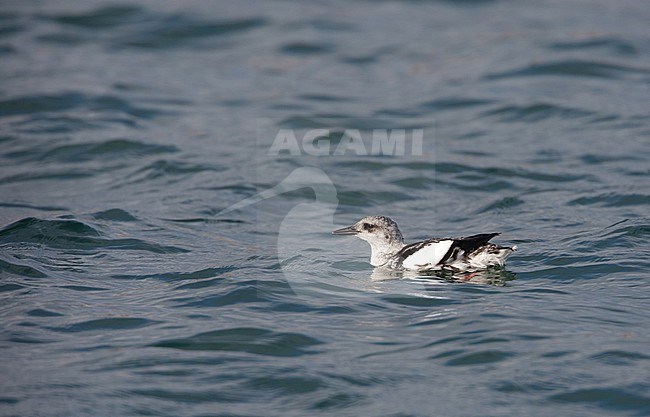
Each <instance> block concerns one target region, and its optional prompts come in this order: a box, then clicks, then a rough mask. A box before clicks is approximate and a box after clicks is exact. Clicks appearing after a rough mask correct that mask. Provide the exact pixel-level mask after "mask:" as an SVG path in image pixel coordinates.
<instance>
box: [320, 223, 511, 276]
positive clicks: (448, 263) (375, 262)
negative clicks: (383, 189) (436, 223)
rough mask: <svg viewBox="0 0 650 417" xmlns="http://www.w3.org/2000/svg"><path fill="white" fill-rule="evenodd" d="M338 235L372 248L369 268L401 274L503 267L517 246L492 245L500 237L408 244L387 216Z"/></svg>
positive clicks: (439, 240) (437, 240)
mask: <svg viewBox="0 0 650 417" xmlns="http://www.w3.org/2000/svg"><path fill="white" fill-rule="evenodd" d="M332 234H335V235H355V236H357V237H358V238H360V239H363V240H365V241H366V242H368V243H369V244H370V247H371V249H372V255H371V256H370V264H371V265H372V266H375V267H388V268H391V269H398V270H415V271H432V270H445V269H446V270H452V271H476V270H481V269H487V268H489V267H492V266H503V265H504V263H505V260H506V258H507V257H508V256H509V255H510V254H511V253H512V252H514V251H515V250H517V247H516V246H513V247H506V246H499V245H495V244H493V243H489V241H490V239H492V238H493V237H495V236H497V235H499V233H485V234H480V235H473V236H467V237H456V238H433V239H428V240H423V241H421V242H416V243H411V244H408V245H407V244H405V243H404V238H403V237H402V232H400V230H399V227H397V223H395V221H393V219H391V218H390V217H386V216H367V217H364V218H363V219H361V220H359V221H358V222H356V223H355V224H353V225H352V226H348V227H344V228H342V229H338V230H335V231H333V232H332Z"/></svg>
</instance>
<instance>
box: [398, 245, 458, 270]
mask: <svg viewBox="0 0 650 417" xmlns="http://www.w3.org/2000/svg"><path fill="white" fill-rule="evenodd" d="M452 243H454V241H453V240H441V241H438V242H431V243H429V244H427V245H425V246H423V247H422V248H420V249H418V250H417V251H416V252H415V253H413V254H411V255H410V256H408V257H406V258H405V259H404V261H402V266H403V267H404V268H406V269H422V268H431V267H434V266H435V265H437V264H438V263H439V262H440V261H441V260H442V258H443V257H444V256H445V254H446V253H447V252H448V251H449V248H450V247H451V245H452Z"/></svg>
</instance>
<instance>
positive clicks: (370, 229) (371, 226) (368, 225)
mask: <svg viewBox="0 0 650 417" xmlns="http://www.w3.org/2000/svg"><path fill="white" fill-rule="evenodd" d="M362 227H363V230H367V231H368V232H371V231H372V230H374V228H375V226H374V225H372V224H370V223H364V224H363V226H362Z"/></svg>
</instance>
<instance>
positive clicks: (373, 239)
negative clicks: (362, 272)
mask: <svg viewBox="0 0 650 417" xmlns="http://www.w3.org/2000/svg"><path fill="white" fill-rule="evenodd" d="M332 234H335V235H355V236H356V237H358V238H359V239H363V240H365V241H366V242H368V243H370V245H371V246H377V247H381V246H395V245H401V244H402V243H403V242H404V239H403V238H402V233H401V232H400V231H399V227H397V223H395V221H393V219H391V218H390V217H385V216H367V217H364V218H363V219H361V220H359V221H358V222H356V223H355V224H353V225H352V226H348V227H344V228H342V229H338V230H335V231H333V232H332Z"/></svg>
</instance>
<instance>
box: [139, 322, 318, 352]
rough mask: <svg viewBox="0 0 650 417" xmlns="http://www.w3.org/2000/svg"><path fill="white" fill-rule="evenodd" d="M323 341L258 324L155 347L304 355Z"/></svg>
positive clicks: (160, 344)
mask: <svg viewBox="0 0 650 417" xmlns="http://www.w3.org/2000/svg"><path fill="white" fill-rule="evenodd" d="M322 343H323V342H321V341H320V340H318V339H316V338H313V337H311V336H307V335H304V334H301V333H278V332H273V331H271V330H268V329H259V328H248V327H241V328H233V329H223V330H215V331H211V332H205V333H199V334H196V335H194V336H190V337H186V338H180V339H168V340H163V341H160V342H157V343H155V344H153V345H152V346H153V347H161V348H170V349H180V350H197V351H200V350H208V351H231V352H248V353H253V354H255V355H264V356H302V355H307V354H313V353H316V352H315V351H313V350H310V348H311V347H313V346H316V345H320V344H322Z"/></svg>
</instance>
